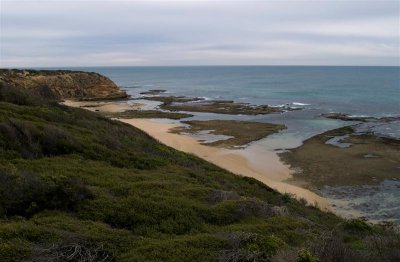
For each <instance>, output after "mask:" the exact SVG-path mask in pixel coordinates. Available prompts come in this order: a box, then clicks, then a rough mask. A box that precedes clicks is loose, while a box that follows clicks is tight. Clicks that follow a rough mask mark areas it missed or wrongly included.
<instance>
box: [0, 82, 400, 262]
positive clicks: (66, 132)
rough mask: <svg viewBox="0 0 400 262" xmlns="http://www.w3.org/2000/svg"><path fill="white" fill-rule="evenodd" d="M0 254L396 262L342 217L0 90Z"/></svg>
mask: <svg viewBox="0 0 400 262" xmlns="http://www.w3.org/2000/svg"><path fill="white" fill-rule="evenodd" d="M0 217H1V218H0V219H1V220H0V260H1V261H21V260H24V261H218V260H219V261H399V258H400V251H399V248H400V238H399V236H398V235H396V234H395V233H394V232H393V230H388V229H384V228H383V227H378V226H371V225H368V224H367V223H365V222H363V221H359V220H351V221H345V220H342V219H340V218H338V217H336V216H335V215H333V214H327V213H323V212H320V211H319V210H318V209H316V208H315V207H311V206H308V207H307V206H304V205H303V204H301V203H299V202H297V201H296V200H294V199H292V198H291V197H289V196H288V195H281V194H279V193H277V192H275V191H273V190H271V189H270V188H268V187H267V186H265V185H263V184H262V183H260V182H258V181H256V180H254V179H250V178H245V177H239V176H235V175H233V174H230V173H228V172H226V171H224V170H222V169H220V168H218V167H216V166H214V165H212V164H210V163H207V162H205V161H203V160H200V159H198V158H196V157H194V156H191V155H188V154H185V153H181V152H178V151H176V150H173V149H171V148H169V147H166V146H163V145H161V144H159V143H158V142H157V141H155V140H153V139H151V138H150V137H148V136H147V135H146V134H144V133H143V132H141V131H140V130H137V129H135V128H133V127H131V126H128V125H126V124H123V123H120V122H116V121H111V120H109V119H106V118H103V117H101V116H99V115H98V114H95V113H91V112H88V111H85V110H82V109H74V108H69V107H65V106H62V105H59V104H57V103H54V102H49V101H44V100H42V99H39V98H36V97H33V96H32V95H31V94H28V93H27V91H25V90H23V89H15V88H13V89H11V88H8V87H5V86H3V87H0Z"/></svg>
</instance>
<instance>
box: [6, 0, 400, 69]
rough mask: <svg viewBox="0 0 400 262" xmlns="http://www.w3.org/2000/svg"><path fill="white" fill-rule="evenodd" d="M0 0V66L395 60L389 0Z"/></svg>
mask: <svg viewBox="0 0 400 262" xmlns="http://www.w3.org/2000/svg"><path fill="white" fill-rule="evenodd" d="M0 1H1V6H0V14H1V32H0V33H1V42H0V43H1V47H0V49H1V50H0V51H1V53H0V58H1V64H0V66H1V67H15V66H21V67H25V66H27V67H29V66H118V65H119V66H124V65H242V64H245V65H271V64H272V65H399V59H400V55H399V48H400V45H399V38H400V32H399V31H400V28H399V27H400V25H399V24H400V21H399V17H400V11H399V9H400V7H399V5H400V4H399V2H398V1H348V2H347V1H328V0H325V1H324V0H322V1H305V2H303V1H280V2H279V1H253V2H242V1H189V0H186V1H177V2H169V1H148V2H142V1H90V0H89V1H77V0H76V1H73V0H72V1H57V0H53V1H21V0H20V1H18V0H14V1H3V0H0Z"/></svg>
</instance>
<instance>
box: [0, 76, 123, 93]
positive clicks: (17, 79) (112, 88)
mask: <svg viewBox="0 0 400 262" xmlns="http://www.w3.org/2000/svg"><path fill="white" fill-rule="evenodd" d="M0 84H7V85H11V86H15V87H23V88H26V89H29V90H31V91H32V92H33V93H36V94H39V95H41V96H43V97H46V98H52V99H57V100H60V99H78V100H98V99H116V98H126V97H127V96H128V95H127V94H126V92H125V91H122V90H121V89H119V88H118V86H117V85H116V84H115V83H114V82H113V81H111V80H110V79H109V78H107V77H105V76H102V75H100V74H98V73H92V72H82V71H69V70H56V71H53V70H52V71H48V70H18V69H0Z"/></svg>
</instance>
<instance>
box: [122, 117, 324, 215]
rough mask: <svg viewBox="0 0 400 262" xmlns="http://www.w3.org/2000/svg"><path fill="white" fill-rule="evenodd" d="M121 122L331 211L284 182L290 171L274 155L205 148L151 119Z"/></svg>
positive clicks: (312, 195) (314, 196) (317, 198)
mask: <svg viewBox="0 0 400 262" xmlns="http://www.w3.org/2000/svg"><path fill="white" fill-rule="evenodd" d="M120 121H122V122H125V123H127V124H130V125H133V126H135V127H137V128H139V129H141V130H143V131H144V132H146V133H147V134H149V135H150V136H152V137H154V138H155V139H157V140H158V141H160V142H161V143H163V144H165V145H168V146H170V147H173V148H175V149H177V150H180V151H183V152H186V153H190V154H193V155H196V156H198V157H200V158H202V159H204V160H207V161H209V162H211V163H213V164H215V165H217V166H219V167H222V168H224V169H226V170H228V171H230V172H232V173H234V174H237V175H242V176H248V177H252V178H255V179H257V180H259V181H261V182H263V183H264V184H266V185H267V186H269V187H271V188H273V189H275V190H277V191H279V192H281V193H290V194H293V195H294V196H295V197H296V198H298V199H300V198H304V199H305V200H307V202H308V203H310V204H313V205H318V207H319V208H320V209H322V210H330V208H329V204H328V202H327V201H326V200H325V199H324V198H322V197H320V196H318V195H317V194H315V193H313V192H311V191H309V190H307V189H304V188H301V187H298V186H294V185H291V184H288V183H285V182H284V180H286V179H289V178H291V177H292V176H291V174H290V169H289V168H288V167H287V166H285V165H284V164H282V163H281V162H280V160H279V157H278V156H277V155H276V154H275V153H274V152H270V151H263V152H262V155H261V154H260V153H261V152H257V151H252V150H248V151H246V149H244V150H229V149H223V148H216V147H211V146H205V145H202V144H200V142H198V141H197V140H196V139H194V138H192V137H190V136H187V135H180V134H173V133H170V132H169V130H171V129H172V128H175V127H177V126H178V125H176V124H170V123H161V122H157V121H154V120H151V119H123V120H120ZM266 160H267V161H266Z"/></svg>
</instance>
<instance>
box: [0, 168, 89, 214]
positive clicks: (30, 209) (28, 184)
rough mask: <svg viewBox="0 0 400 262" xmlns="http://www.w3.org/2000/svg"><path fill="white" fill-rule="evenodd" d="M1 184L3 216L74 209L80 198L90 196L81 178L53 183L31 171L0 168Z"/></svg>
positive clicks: (0, 210) (0, 206)
mask: <svg viewBox="0 0 400 262" xmlns="http://www.w3.org/2000/svg"><path fill="white" fill-rule="evenodd" d="M0 185H1V187H0V203H1V205H0V216H15V215H18V216H24V217H30V216H32V215H33V214H35V213H37V212H39V211H42V210H45V209H65V210H72V209H73V208H74V207H75V206H76V205H77V204H78V203H79V202H80V201H83V200H85V199H89V198H91V194H90V192H89V191H88V190H87V189H86V187H85V186H84V185H83V184H82V182H81V181H80V179H78V178H69V179H66V180H63V181H59V182H58V183H54V182H53V181H46V180H44V179H42V178H41V177H40V176H39V175H37V174H35V173H31V172H18V173H14V174H12V173H11V174H10V173H6V172H4V171H0Z"/></svg>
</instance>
